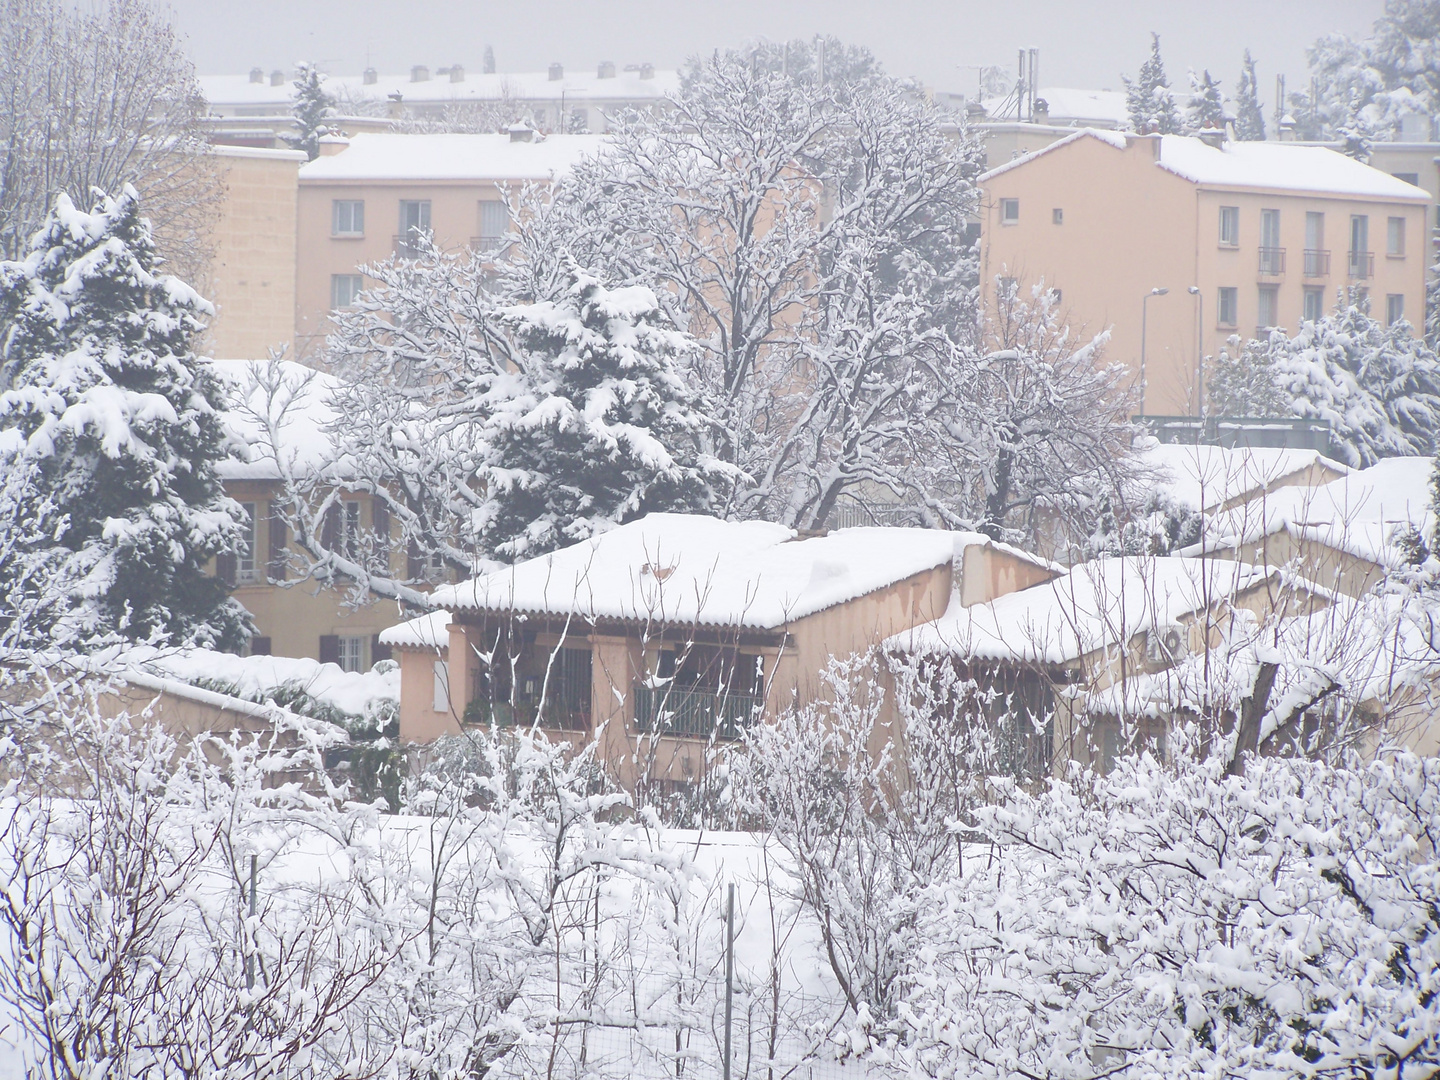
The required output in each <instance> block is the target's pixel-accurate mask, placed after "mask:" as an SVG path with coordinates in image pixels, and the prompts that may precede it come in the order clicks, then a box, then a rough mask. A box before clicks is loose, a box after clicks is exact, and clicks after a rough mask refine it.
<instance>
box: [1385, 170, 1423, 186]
mask: <svg viewBox="0 0 1440 1080" xmlns="http://www.w3.org/2000/svg"><path fill="white" fill-rule="evenodd" d="M1390 175H1391V176H1393V177H1395V179H1396V180H1400V181H1403V182H1404V183H1407V184H1413V185H1414V186H1415V187H1419V186H1420V174H1419V173H1413V172H1397V173H1391V174H1390Z"/></svg>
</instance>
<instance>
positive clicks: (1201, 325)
mask: <svg viewBox="0 0 1440 1080" xmlns="http://www.w3.org/2000/svg"><path fill="white" fill-rule="evenodd" d="M1189 292H1190V295H1191V296H1193V297H1195V303H1196V305H1197V311H1196V314H1195V415H1196V416H1201V417H1203V416H1204V415H1205V294H1204V293H1202V292H1201V291H1200V286H1199V285H1191V286H1190V289H1189Z"/></svg>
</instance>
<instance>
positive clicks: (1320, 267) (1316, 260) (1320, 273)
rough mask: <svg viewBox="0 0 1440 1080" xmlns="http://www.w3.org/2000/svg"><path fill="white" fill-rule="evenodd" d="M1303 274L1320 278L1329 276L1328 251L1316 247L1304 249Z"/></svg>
mask: <svg viewBox="0 0 1440 1080" xmlns="http://www.w3.org/2000/svg"><path fill="white" fill-rule="evenodd" d="M1305 276H1306V277H1312V278H1321V277H1329V276H1330V252H1328V251H1321V250H1319V249H1316V248H1306V249H1305Z"/></svg>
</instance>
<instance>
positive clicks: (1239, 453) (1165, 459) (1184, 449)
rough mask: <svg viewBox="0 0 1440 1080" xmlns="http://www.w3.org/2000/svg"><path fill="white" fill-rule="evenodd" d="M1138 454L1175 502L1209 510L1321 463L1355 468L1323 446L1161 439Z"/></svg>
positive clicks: (1335, 468) (1343, 469)
mask: <svg viewBox="0 0 1440 1080" xmlns="http://www.w3.org/2000/svg"><path fill="white" fill-rule="evenodd" d="M1139 457H1140V460H1141V462H1142V463H1143V464H1144V465H1145V466H1146V467H1147V471H1149V472H1151V473H1152V474H1153V478H1154V480H1155V481H1158V482H1159V484H1160V485H1161V486H1163V487H1164V489H1165V491H1166V492H1167V493H1169V495H1170V496H1171V498H1172V499H1173V500H1174V501H1175V502H1176V503H1178V504H1179V505H1180V506H1183V507H1185V508H1186V509H1188V510H1194V511H1197V512H1206V513H1209V512H1213V511H1215V510H1218V509H1220V508H1221V507H1222V506H1224V505H1225V504H1226V503H1228V502H1230V501H1231V500H1232V499H1239V498H1246V497H1253V496H1255V495H1258V494H1259V493H1261V492H1263V491H1266V490H1268V489H1270V488H1272V487H1273V486H1274V485H1275V484H1277V483H1278V482H1280V481H1282V480H1284V479H1286V478H1287V477H1290V476H1293V475H1295V474H1296V473H1299V472H1303V471H1304V470H1306V469H1309V468H1310V467H1311V466H1313V465H1316V464H1323V465H1324V466H1325V467H1326V468H1328V469H1330V470H1332V471H1333V472H1336V473H1348V472H1349V471H1350V469H1349V467H1348V466H1346V465H1342V464H1341V463H1340V462H1338V461H1332V460H1331V459H1329V458H1327V457H1325V456H1324V455H1323V454H1321V453H1320V452H1319V451H1318V450H1287V449H1278V448H1272V447H1223V446H1187V445H1182V444H1177V443H1161V444H1159V445H1156V446H1153V447H1151V448H1150V449H1148V450H1143V451H1141V452H1140V454H1139Z"/></svg>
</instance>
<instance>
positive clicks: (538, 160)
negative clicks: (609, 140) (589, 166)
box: [300, 131, 604, 184]
mask: <svg viewBox="0 0 1440 1080" xmlns="http://www.w3.org/2000/svg"><path fill="white" fill-rule="evenodd" d="M603 142H604V136H602V135H545V136H541V135H536V136H535V139H534V141H533V142H524V141H512V140H511V138H510V136H509V135H453V134H445V135H397V134H394V133H390V132H368V131H367V132H361V133H360V134H358V135H352V136H351V137H350V145H349V146H347V147H346V148H345V149H344V150H341V151H340V152H339V153H338V154H330V155H328V156H324V157H318V158H316V159H315V160H314V161H312V162H310V163H309V164H308V165H304V166H302V167H301V169H300V182H301V183H302V184H304V183H316V182H322V181H324V182H328V181H332V180H551V179H554V178H555V177H557V176H560V175H562V174H564V173H565V172H566V171H568V170H569V169H570V168H571V167H572V166H573V165H574V164H575V163H576V162H577V161H579V160H580V159H581V158H585V157H593V156H594V155H595V154H597V153H598V152H599V151H600V148H601V146H602V145H603Z"/></svg>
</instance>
